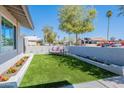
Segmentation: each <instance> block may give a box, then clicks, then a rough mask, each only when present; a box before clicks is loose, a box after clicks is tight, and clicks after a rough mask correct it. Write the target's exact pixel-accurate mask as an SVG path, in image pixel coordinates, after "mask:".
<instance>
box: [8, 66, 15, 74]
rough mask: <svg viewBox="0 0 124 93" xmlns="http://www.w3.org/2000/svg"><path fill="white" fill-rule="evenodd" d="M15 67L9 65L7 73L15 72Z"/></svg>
mask: <svg viewBox="0 0 124 93" xmlns="http://www.w3.org/2000/svg"><path fill="white" fill-rule="evenodd" d="M16 71H17V69H16V68H15V67H10V68H9V69H8V71H7V73H8V74H11V73H15V72H16Z"/></svg>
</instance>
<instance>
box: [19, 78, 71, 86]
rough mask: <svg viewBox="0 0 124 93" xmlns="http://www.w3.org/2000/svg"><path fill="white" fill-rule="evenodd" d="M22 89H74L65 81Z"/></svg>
mask: <svg viewBox="0 0 124 93" xmlns="http://www.w3.org/2000/svg"><path fill="white" fill-rule="evenodd" d="M20 88H73V85H72V84H71V83H69V82H68V81H66V80H65V81H59V82H52V83H46V84H38V85H31V86H25V87H20Z"/></svg>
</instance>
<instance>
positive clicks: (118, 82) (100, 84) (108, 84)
mask: <svg viewBox="0 0 124 93" xmlns="http://www.w3.org/2000/svg"><path fill="white" fill-rule="evenodd" d="M73 87H74V88H124V77H122V76H117V77H111V78H107V79H102V80H97V81H92V82H87V83H80V84H74V85H73Z"/></svg>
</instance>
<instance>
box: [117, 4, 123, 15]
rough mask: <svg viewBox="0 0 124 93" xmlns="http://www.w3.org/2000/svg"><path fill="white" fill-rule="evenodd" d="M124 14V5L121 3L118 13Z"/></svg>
mask: <svg viewBox="0 0 124 93" xmlns="http://www.w3.org/2000/svg"><path fill="white" fill-rule="evenodd" d="M121 15H122V16H124V5H120V6H119V14H118V16H121Z"/></svg>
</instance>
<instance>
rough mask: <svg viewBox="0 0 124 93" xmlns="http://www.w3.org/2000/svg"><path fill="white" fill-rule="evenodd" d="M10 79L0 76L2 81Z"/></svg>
mask: <svg viewBox="0 0 124 93" xmlns="http://www.w3.org/2000/svg"><path fill="white" fill-rule="evenodd" d="M8 79H9V77H7V76H2V75H0V81H7V80H8Z"/></svg>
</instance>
